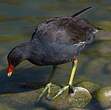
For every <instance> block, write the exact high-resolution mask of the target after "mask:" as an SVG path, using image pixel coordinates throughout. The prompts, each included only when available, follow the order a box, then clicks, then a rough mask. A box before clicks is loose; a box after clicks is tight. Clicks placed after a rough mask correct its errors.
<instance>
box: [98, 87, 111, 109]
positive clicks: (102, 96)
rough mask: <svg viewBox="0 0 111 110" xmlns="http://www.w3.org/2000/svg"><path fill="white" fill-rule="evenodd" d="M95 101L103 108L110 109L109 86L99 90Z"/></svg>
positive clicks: (110, 96) (110, 94)
mask: <svg viewBox="0 0 111 110" xmlns="http://www.w3.org/2000/svg"><path fill="white" fill-rule="evenodd" d="M97 100H98V102H99V103H100V105H101V106H102V107H103V108H111V86H109V87H104V88H101V89H100V90H99V91H98V92H97Z"/></svg>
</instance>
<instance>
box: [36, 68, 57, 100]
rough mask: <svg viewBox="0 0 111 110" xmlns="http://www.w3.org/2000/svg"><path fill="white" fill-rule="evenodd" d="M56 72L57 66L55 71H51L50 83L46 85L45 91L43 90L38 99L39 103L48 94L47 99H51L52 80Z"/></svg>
mask: <svg viewBox="0 0 111 110" xmlns="http://www.w3.org/2000/svg"><path fill="white" fill-rule="evenodd" d="M55 70H56V66H53V69H52V71H51V74H50V76H49V78H48V83H47V84H46V86H45V88H44V90H43V91H42V93H41V94H40V96H39V98H38V99H37V101H40V100H41V99H42V97H43V96H44V95H45V94H47V97H50V93H51V85H52V83H51V79H52V77H53V75H54V73H55Z"/></svg>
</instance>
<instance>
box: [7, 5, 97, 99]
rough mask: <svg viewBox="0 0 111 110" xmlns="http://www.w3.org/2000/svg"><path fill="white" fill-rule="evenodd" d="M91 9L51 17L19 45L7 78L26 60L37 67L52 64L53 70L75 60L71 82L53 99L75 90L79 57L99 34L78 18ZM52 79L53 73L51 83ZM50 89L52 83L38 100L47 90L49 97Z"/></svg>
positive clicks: (9, 59)
mask: <svg viewBox="0 0 111 110" xmlns="http://www.w3.org/2000/svg"><path fill="white" fill-rule="evenodd" d="M90 8H91V7H88V8H85V9H83V10H81V11H79V12H77V13H75V14H74V15H72V16H68V17H55V18H51V19H48V20H46V21H45V22H43V23H41V24H40V25H38V26H37V28H36V29H35V31H34V33H33V34H32V38H31V40H29V41H27V42H24V43H22V44H20V45H18V46H16V47H15V48H13V49H12V51H11V52H10V53H9V54H8V57H7V59H8V64H9V66H8V69H7V72H8V76H11V74H12V72H13V70H14V67H16V66H17V65H18V64H19V63H20V62H22V61H23V60H28V61H30V62H31V63H33V64H36V65H53V67H54V68H55V66H56V65H58V64H63V63H66V62H69V61H72V62H73V64H74V66H73V68H72V72H71V76H70V80H69V83H68V85H67V86H65V87H64V88H62V89H61V90H60V91H59V92H58V93H57V94H56V95H55V96H54V98H56V97H58V96H59V95H60V94H61V93H62V92H63V91H65V90H66V89H68V88H69V89H70V91H72V89H71V88H72V84H73V78H74V75H75V71H76V68H77V56H78V54H79V53H80V51H82V50H83V49H84V48H85V47H86V45H88V44H90V43H92V42H93V40H94V36H95V33H96V32H97V29H96V28H95V27H94V26H93V25H92V24H90V23H89V22H88V21H87V20H85V19H82V18H80V17H79V16H78V15H80V14H81V13H82V12H84V11H86V10H87V9H90ZM54 68H53V70H54ZM53 72H54V71H53ZM51 78H52V74H51V75H50V77H49V80H48V81H50V80H51ZM50 86H51V83H48V84H47V85H46V87H45V89H44V91H43V93H42V94H41V95H40V97H39V100H40V99H41V97H42V96H43V94H44V92H45V91H46V90H48V89H49V90H48V92H49V93H48V94H50Z"/></svg>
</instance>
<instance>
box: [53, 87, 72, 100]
mask: <svg viewBox="0 0 111 110" xmlns="http://www.w3.org/2000/svg"><path fill="white" fill-rule="evenodd" d="M66 90H68V92H69V94H72V93H74V90H73V88H72V86H71V85H67V86H64V87H63V88H61V89H60V90H59V92H58V93H57V94H56V95H55V96H54V97H53V98H52V99H53V100H54V99H56V98H57V97H59V96H60V95H61V94H62V93H63V92H64V91H66Z"/></svg>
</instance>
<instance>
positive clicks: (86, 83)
mask: <svg viewBox="0 0 111 110" xmlns="http://www.w3.org/2000/svg"><path fill="white" fill-rule="evenodd" d="M77 86H80V87H83V88H86V89H87V90H88V91H89V92H90V93H91V94H95V92H96V91H97V90H98V89H99V85H98V84H95V83H93V82H91V81H82V82H80V83H79V84H77Z"/></svg>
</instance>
